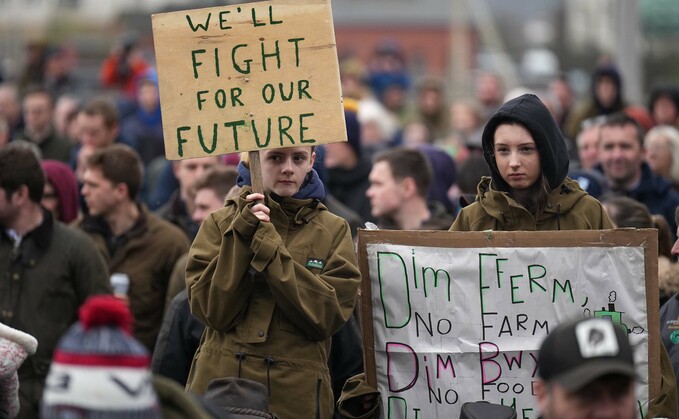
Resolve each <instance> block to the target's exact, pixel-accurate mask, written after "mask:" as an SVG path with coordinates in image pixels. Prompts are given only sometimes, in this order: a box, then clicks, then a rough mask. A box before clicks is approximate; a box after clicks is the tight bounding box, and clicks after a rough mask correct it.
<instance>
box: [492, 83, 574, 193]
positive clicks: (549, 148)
mask: <svg viewBox="0 0 679 419" xmlns="http://www.w3.org/2000/svg"><path fill="white" fill-rule="evenodd" d="M506 122H512V123H519V124H521V125H523V126H524V127H525V128H526V129H527V130H528V132H530V134H531V136H532V137H533V140H534V141H535V145H536V146H537V149H538V152H539V153H540V167H541V168H542V173H543V174H544V175H545V176H546V177H547V181H548V182H549V187H550V188H551V189H554V188H556V187H558V186H559V185H560V184H561V183H562V182H563V180H564V179H565V178H566V175H567V174H568V163H569V162H568V150H567V149H566V142H565V140H564V138H563V134H561V130H560V129H559V126H558V125H557V124H556V122H555V121H554V118H553V117H552V114H551V113H550V112H549V109H547V107H546V106H545V105H544V104H543V103H542V102H541V101H540V99H538V97H537V96H535V95H533V94H525V95H522V96H519V97H517V98H514V99H512V100H510V101H508V102H506V103H505V104H504V105H502V106H501V107H500V109H498V110H497V112H495V114H494V115H493V116H491V117H490V119H489V120H488V122H487V123H486V126H485V128H484V129H483V136H482V145H483V156H484V157H485V159H486V162H487V163H488V166H489V167H490V170H491V177H492V179H493V185H494V187H495V188H497V189H498V190H500V191H505V192H508V191H509V185H508V184H507V182H505V181H504V179H502V176H501V175H500V172H499V171H498V168H497V164H496V163H495V157H494V153H493V141H494V137H495V130H496V129H497V127H498V126H499V125H501V124H503V123H506Z"/></svg>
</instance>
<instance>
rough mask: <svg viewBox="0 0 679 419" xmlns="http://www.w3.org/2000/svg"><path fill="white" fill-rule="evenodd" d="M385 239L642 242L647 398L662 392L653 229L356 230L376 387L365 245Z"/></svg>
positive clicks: (487, 243)
mask: <svg viewBox="0 0 679 419" xmlns="http://www.w3.org/2000/svg"><path fill="white" fill-rule="evenodd" d="M380 243H387V244H393V245H404V246H423V247H438V248H486V247H488V248H492V247H495V248H503V247H507V248H511V247H613V246H623V247H642V248H643V249H644V261H645V266H644V273H645V280H646V284H645V286H646V307H647V313H646V315H647V323H648V324H647V327H648V334H649V339H648V379H649V383H648V391H649V400H652V399H654V398H657V397H658V395H659V393H660V345H661V340H660V325H659V307H658V306H659V301H658V298H659V297H658V235H657V230H656V229H616V230H595V231H591V230H590V231H582V230H579V231H539V232H526V231H511V232H496V231H489V232H446V231H393V230H363V229H359V233H358V262H359V268H360V270H361V275H362V277H363V280H362V285H361V294H360V298H359V309H360V323H361V332H362V338H363V351H364V353H363V355H364V368H365V373H366V378H367V381H368V383H369V384H370V385H372V386H375V387H377V377H376V361H375V343H374V329H373V308H372V288H371V283H370V281H371V278H370V269H369V266H368V253H367V248H368V245H370V244H380Z"/></svg>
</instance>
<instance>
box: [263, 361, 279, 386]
mask: <svg viewBox="0 0 679 419" xmlns="http://www.w3.org/2000/svg"><path fill="white" fill-rule="evenodd" d="M264 362H266V388H267V390H268V391H269V396H271V379H270V378H269V369H270V368H271V367H272V366H273V365H274V364H275V363H276V360H275V359H273V357H270V356H267V357H266V358H264Z"/></svg>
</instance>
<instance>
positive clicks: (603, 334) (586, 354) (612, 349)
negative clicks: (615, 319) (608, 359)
mask: <svg viewBox="0 0 679 419" xmlns="http://www.w3.org/2000/svg"><path fill="white" fill-rule="evenodd" d="M613 327H615V326H613V323H612V322H610V321H609V320H604V319H593V320H591V321H588V322H582V323H580V324H578V325H577V326H576V327H575V338H576V339H577V341H578V347H579V348H580V355H582V357H583V358H596V357H600V356H615V355H617V354H618V353H619V352H620V347H619V346H618V339H617V338H616V336H615V330H614V329H613Z"/></svg>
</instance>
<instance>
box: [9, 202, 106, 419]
mask: <svg viewBox="0 0 679 419" xmlns="http://www.w3.org/2000/svg"><path fill="white" fill-rule="evenodd" d="M43 216H44V221H43V223H42V224H41V225H40V226H38V227H37V228H36V229H34V230H33V231H31V232H30V233H28V234H27V235H26V236H24V237H23V239H22V241H21V244H20V245H19V246H18V247H17V248H15V247H14V245H13V241H12V239H10V237H9V236H8V235H7V234H6V232H5V231H4V229H0V273H2V275H0V322H2V323H4V324H6V325H8V326H11V327H13V328H15V329H19V330H21V331H24V332H26V333H29V334H31V335H33V336H34V337H35V338H36V339H37V340H38V350H37V352H36V353H35V355H32V356H30V357H29V358H28V359H27V360H26V361H25V362H24V363H23V364H22V366H21V368H20V369H19V380H20V398H21V404H22V410H21V412H20V414H19V417H20V418H35V417H38V407H39V402H40V399H41V397H42V391H43V387H44V381H45V377H46V376H47V371H48V369H49V365H50V362H51V361H52V352H53V351H54V347H55V346H56V344H57V341H58V340H59V338H60V337H61V335H62V334H63V333H64V332H65V331H66V330H67V329H68V328H69V326H71V324H73V323H74V322H75V321H76V320H78V309H79V308H80V305H81V304H82V303H83V302H84V301H85V300H86V299H87V297H89V296H91V295H94V294H103V293H110V292H111V289H110V286H109V275H108V269H107V268H106V264H105V263H104V260H103V259H102V257H101V256H100V255H99V253H98V252H97V251H96V248H95V247H94V246H93V243H92V242H91V241H90V239H88V238H87V236H85V235H84V234H83V233H82V232H80V231H78V230H75V229H71V228H69V227H67V226H65V225H64V224H62V223H60V222H58V221H54V220H53V219H52V216H51V214H50V213H49V212H48V211H43Z"/></svg>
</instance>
